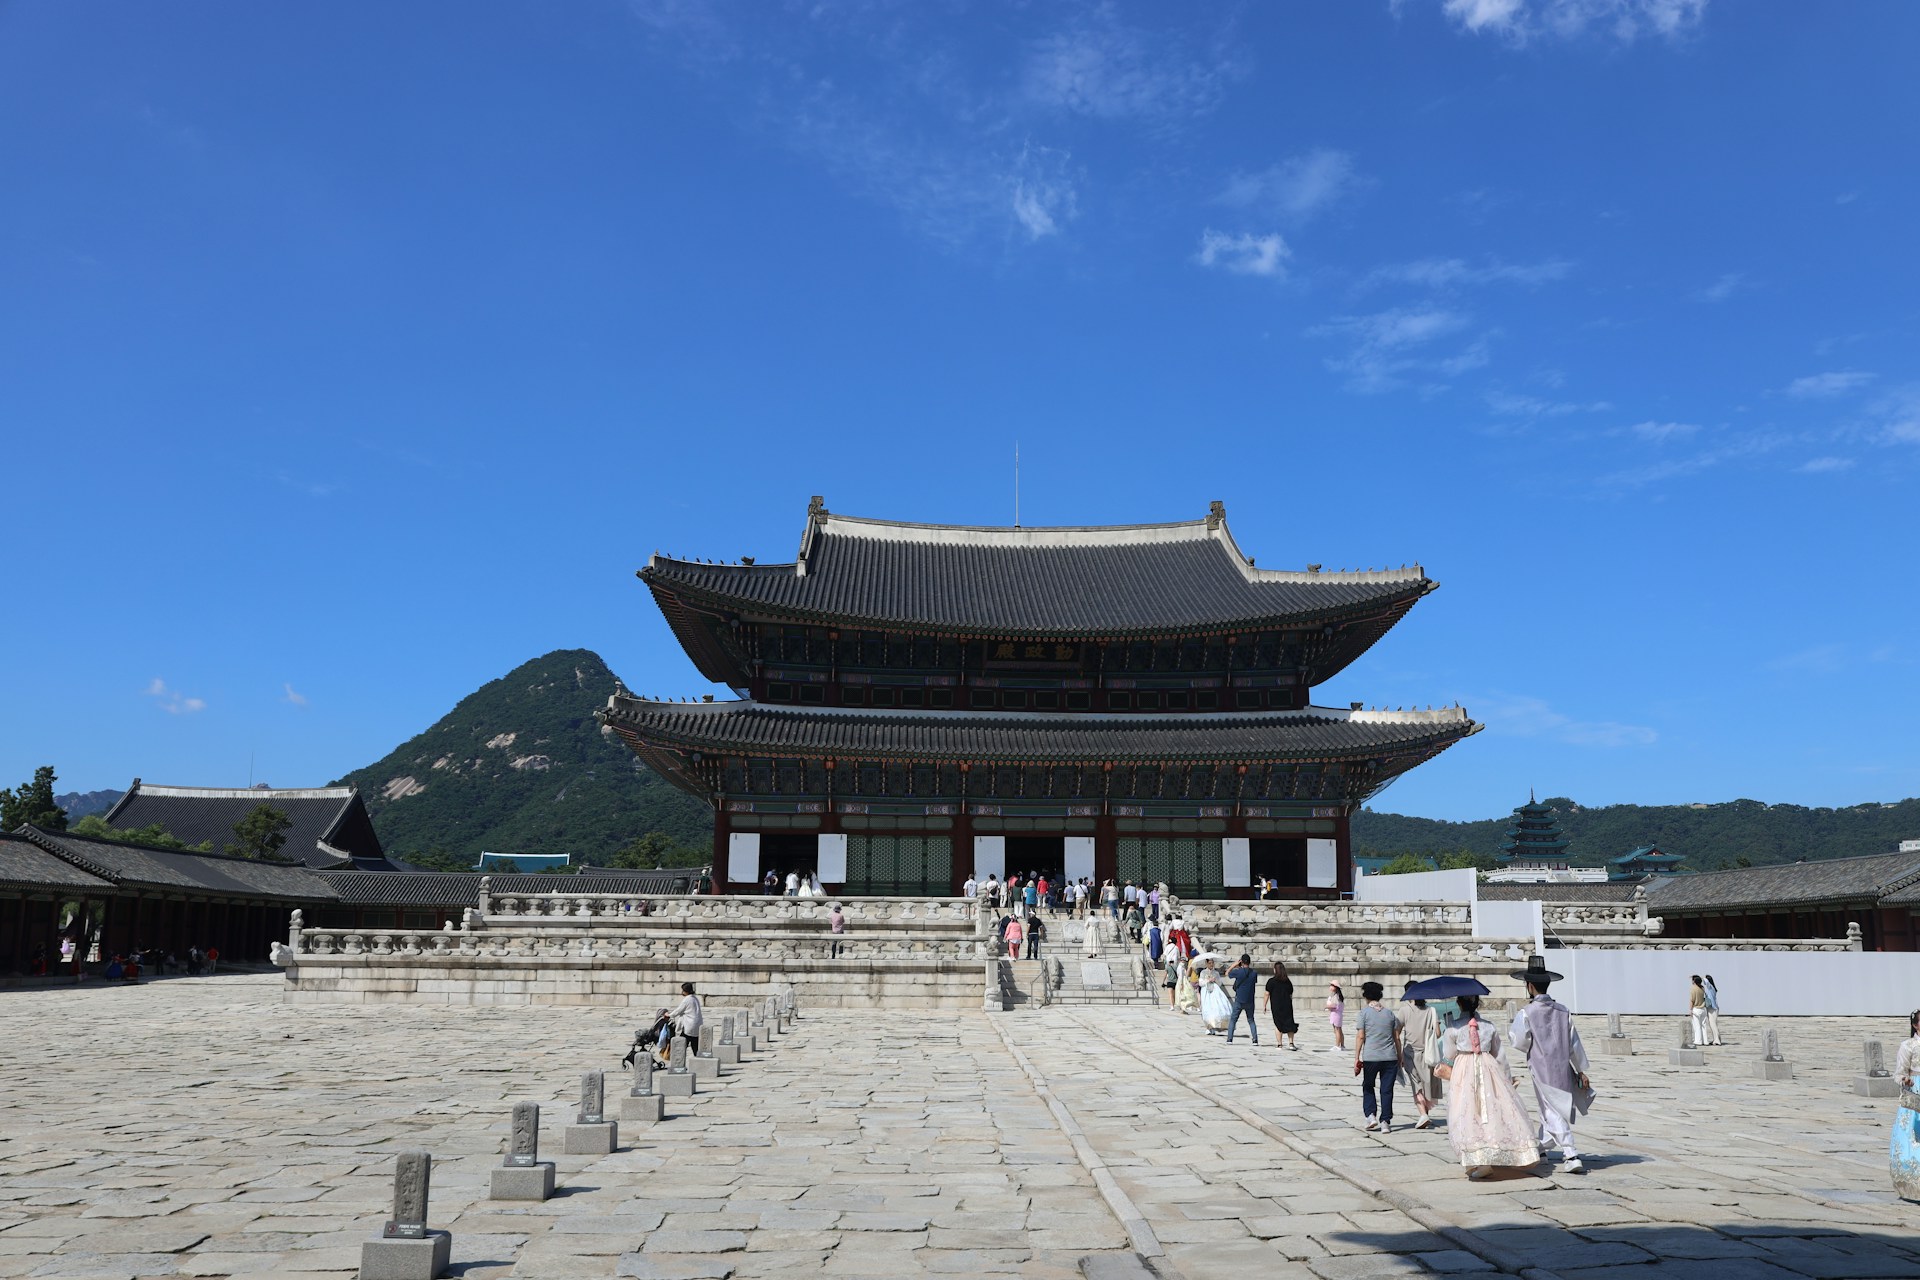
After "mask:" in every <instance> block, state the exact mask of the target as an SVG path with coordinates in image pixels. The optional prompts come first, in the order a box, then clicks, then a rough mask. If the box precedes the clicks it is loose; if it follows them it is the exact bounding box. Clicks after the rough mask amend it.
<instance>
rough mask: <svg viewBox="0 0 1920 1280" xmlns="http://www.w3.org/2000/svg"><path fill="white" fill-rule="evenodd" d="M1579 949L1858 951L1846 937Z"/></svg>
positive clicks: (1640, 941) (1591, 943) (1585, 943)
mask: <svg viewBox="0 0 1920 1280" xmlns="http://www.w3.org/2000/svg"><path fill="white" fill-rule="evenodd" d="M1575 945H1577V946H1578V947H1579V948H1580V949H1581V950H1583V951H1858V950H1860V943H1859V942H1858V941H1857V940H1850V939H1847V938H1640V937H1636V938H1618V939H1616V938H1605V939H1601V938H1582V939H1581V940H1580V941H1579V942H1578V943H1577V944H1575Z"/></svg>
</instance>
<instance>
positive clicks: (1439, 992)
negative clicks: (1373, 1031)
mask: <svg viewBox="0 0 1920 1280" xmlns="http://www.w3.org/2000/svg"><path fill="white" fill-rule="evenodd" d="M1488 994H1490V993H1489V992H1488V990H1487V984H1486V983H1484V982H1482V981H1480V979H1478V978H1455V977H1442V978H1428V979H1427V980H1426V981H1425V982H1416V983H1414V984H1413V985H1412V986H1410V987H1408V988H1407V989H1406V990H1405V991H1402V992H1401V993H1400V998H1401V999H1402V1000H1451V999H1453V998H1454V997H1455V996H1484V995H1488Z"/></svg>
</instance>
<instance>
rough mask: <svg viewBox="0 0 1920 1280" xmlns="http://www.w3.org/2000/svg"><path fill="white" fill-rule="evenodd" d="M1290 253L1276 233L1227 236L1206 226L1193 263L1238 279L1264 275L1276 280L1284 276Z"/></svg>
mask: <svg viewBox="0 0 1920 1280" xmlns="http://www.w3.org/2000/svg"><path fill="white" fill-rule="evenodd" d="M1290 256H1292V251H1291V250H1289V249H1288V248H1287V242H1286V241H1285V240H1283V239H1281V238H1280V236H1279V235H1278V234H1277V233H1269V234H1267V235H1263V236H1256V235H1254V234H1252V233H1251V232H1247V233H1243V234H1241V235H1237V236H1230V235H1228V234H1227V233H1226V232H1224V231H1215V230H1213V228H1211V227H1209V228H1207V230H1206V231H1204V232H1203V233H1201V236H1200V251H1199V253H1197V254H1196V255H1194V261H1196V262H1198V263H1199V264H1200V265H1201V266H1203V267H1217V268H1219V269H1220V270H1222V271H1231V272H1233V273H1234V274H1235V275H1242V276H1266V277H1268V278H1270V279H1279V278H1281V277H1284V276H1285V275H1286V274H1287V259H1288V258H1289V257H1290Z"/></svg>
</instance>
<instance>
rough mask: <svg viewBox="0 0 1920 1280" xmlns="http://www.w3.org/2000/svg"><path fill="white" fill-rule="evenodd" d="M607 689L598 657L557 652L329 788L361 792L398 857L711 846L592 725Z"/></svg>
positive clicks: (691, 805)
mask: <svg viewBox="0 0 1920 1280" xmlns="http://www.w3.org/2000/svg"><path fill="white" fill-rule="evenodd" d="M614 683H615V682H614V676H613V672H611V671H609V670H608V669H607V664H606V663H604V662H602V661H601V660H600V655H598V654H596V653H592V652H590V651H588V650H586V649H560V650H556V651H555V652H553V653H549V654H547V655H546V656H545V657H543V658H535V659H534V660H533V661H532V662H528V663H525V664H524V665H522V666H519V667H515V668H514V669H513V670H512V671H510V672H508V673H507V674H506V675H504V676H502V677H501V678H500V679H498V680H495V681H493V682H491V683H490V684H486V685H482V686H481V687H480V688H479V689H477V690H475V691H474V692H473V693H470V694H468V695H467V696H466V697H464V698H462V699H461V700H460V703H459V705H458V706H456V707H454V709H453V710H452V711H450V712H448V713H447V714H446V715H445V716H442V717H441V718H440V720H439V721H437V722H436V723H435V724H434V725H433V727H432V728H430V729H428V730H427V731H426V732H425V733H423V734H421V735H420V736H419V737H417V738H413V739H411V740H409V741H407V742H405V743H402V744H401V745H400V746H399V747H398V748H397V749H395V750H394V752H393V753H392V754H391V755H389V756H387V757H386V758H385V759H384V760H380V761H378V762H376V763H374V764H370V765H368V766H367V767H366V768H364V769H356V770H355V771H354V772H352V773H350V774H348V775H347V776H346V777H345V778H342V779H340V780H339V782H336V783H335V784H334V785H336V786H339V785H343V784H347V785H352V786H356V787H358V788H360V794H361V795H362V796H363V797H364V798H365V800H366V803H367V809H368V811H369V812H370V813H371V814H372V815H373V825H374V827H375V829H376V830H378V831H379V833H380V841H381V843H382V844H383V845H384V846H385V847H386V850H387V852H388V854H389V855H391V856H393V857H395V858H400V859H411V858H414V857H418V856H420V855H442V857H441V858H431V857H430V860H431V861H434V862H436V863H438V862H441V861H443V859H444V858H445V857H446V856H451V857H452V858H454V859H457V860H459V861H461V862H463V863H466V864H468V865H470V864H471V863H472V862H473V861H474V860H476V859H477V858H478V856H479V854H480V853H481V851H482V850H491V851H493V852H495V853H505V854H514V853H571V854H573V855H574V857H575V860H576V861H589V862H596V863H599V864H602V865H605V864H606V863H607V862H608V860H609V859H610V858H611V857H612V855H613V854H614V852H615V851H616V850H618V849H619V848H621V847H622V846H623V845H626V844H628V843H629V842H630V841H632V840H634V839H636V838H638V837H640V836H644V835H646V834H647V833H649V832H655V831H658V832H662V833H664V834H665V835H666V836H668V837H670V838H671V841H672V842H673V843H676V844H680V845H691V846H694V847H695V848H696V849H703V848H707V847H710V843H711V840H712V831H713V821H712V817H711V815H710V814H709V813H708V811H707V807H706V805H704V804H703V803H701V802H700V801H699V800H697V799H695V798H694V797H693V796H690V795H688V794H687V793H686V792H684V791H681V790H679V789H677V788H675V787H674V786H672V785H671V784H669V783H668V782H667V781H666V780H665V779H663V778H661V777H660V775H659V774H657V773H655V772H654V771H653V770H652V769H650V768H648V767H647V766H646V765H644V764H642V763H641V762H640V760H639V758H638V757H636V756H635V755H634V754H633V753H632V752H631V751H629V750H627V748H626V746H625V745H624V744H622V743H621V742H620V740H619V739H618V738H616V737H614V736H613V735H612V734H610V733H604V732H602V731H601V728H600V725H599V724H598V722H596V721H595V720H594V718H593V713H594V712H595V711H596V710H598V709H599V708H601V707H604V706H606V705H607V698H608V696H609V695H611V694H612V693H613V691H614ZM656 843H660V842H656ZM647 865H652V862H651V861H650V860H649V861H648V863H647Z"/></svg>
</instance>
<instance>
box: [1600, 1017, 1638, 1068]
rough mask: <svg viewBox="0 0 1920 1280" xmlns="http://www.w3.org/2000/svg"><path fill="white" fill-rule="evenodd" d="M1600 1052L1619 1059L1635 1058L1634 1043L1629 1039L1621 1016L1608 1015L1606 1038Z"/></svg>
mask: <svg viewBox="0 0 1920 1280" xmlns="http://www.w3.org/2000/svg"><path fill="white" fill-rule="evenodd" d="M1600 1052H1602V1053H1605V1054H1610V1055H1612V1056H1613V1057H1618V1058H1630V1057H1632V1056H1633V1041H1632V1040H1630V1039H1628V1038H1627V1032H1626V1028H1625V1027H1623V1026H1621V1024H1620V1015H1619V1014H1617V1013H1610V1014H1608V1015H1607V1034H1606V1038H1605V1039H1603V1040H1601V1041H1600Z"/></svg>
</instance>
